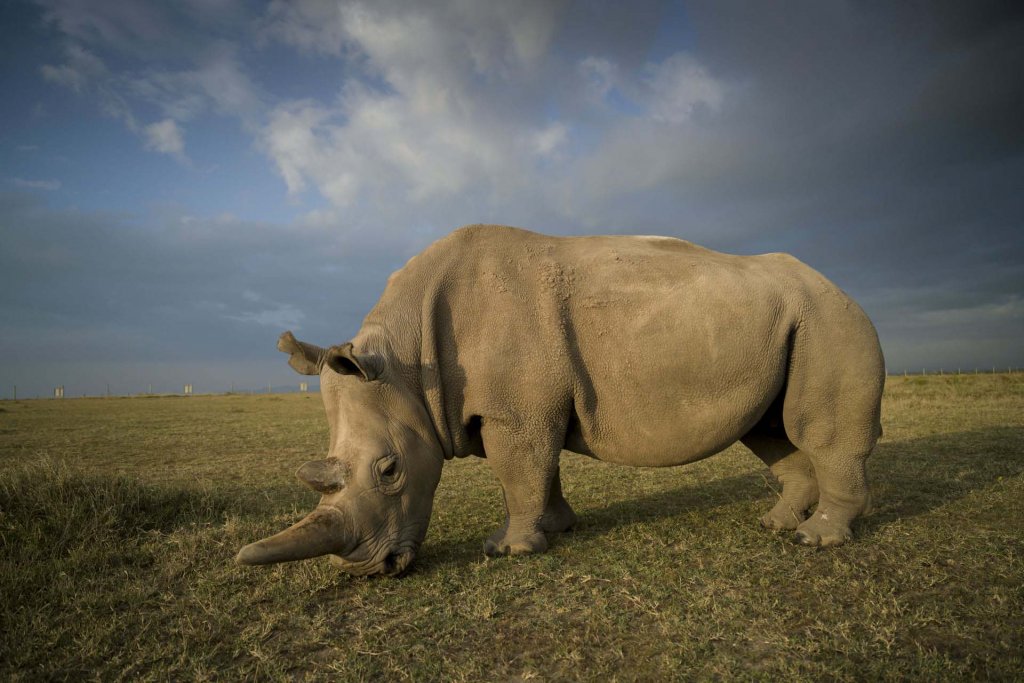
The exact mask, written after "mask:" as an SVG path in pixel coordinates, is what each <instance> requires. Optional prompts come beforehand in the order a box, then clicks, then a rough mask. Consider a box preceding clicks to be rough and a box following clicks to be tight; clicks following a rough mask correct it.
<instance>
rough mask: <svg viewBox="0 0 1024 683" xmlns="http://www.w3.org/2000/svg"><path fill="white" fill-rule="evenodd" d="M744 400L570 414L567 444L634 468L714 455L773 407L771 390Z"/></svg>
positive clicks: (748, 429) (693, 459)
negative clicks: (616, 412)
mask: <svg viewBox="0 0 1024 683" xmlns="http://www.w3.org/2000/svg"><path fill="white" fill-rule="evenodd" d="M756 393H757V395H754V393H753V392H750V393H748V394H747V395H746V396H744V397H743V399H742V400H739V401H735V400H726V401H714V402H708V403H706V404H704V405H699V404H694V403H686V404H680V405H675V406H671V405H666V406H665V409H664V410H661V411H658V412H656V413H648V414H646V415H643V414H638V413H637V412H636V411H627V410H623V411H622V412H621V413H620V414H619V415H614V416H609V417H604V418H599V419H589V420H588V419H587V418H582V419H581V417H580V416H579V415H574V416H573V419H572V420H571V421H570V424H569V429H568V432H567V434H566V439H565V448H566V450H569V451H572V452H574V453H580V454H582V455H586V456H589V457H592V458H596V459H597V460H602V461H604V462H612V463H617V464H620V465H631V466H635V467H672V466H675V465H684V464H686V463H690V462H695V461H697V460H701V459H703V458H706V457H708V456H710V455H714V454H715V453H718V452H720V451H722V450H724V449H726V448H728V447H729V446H731V445H732V444H734V443H735V442H736V441H738V440H739V439H740V438H741V437H742V436H743V435H744V434H746V433H747V432H749V431H750V430H751V429H752V428H753V426H754V425H755V424H756V423H757V421H758V420H759V419H760V418H761V416H762V415H763V414H764V413H765V411H766V410H767V409H768V406H770V405H771V403H772V400H773V399H774V397H775V394H774V393H773V392H771V391H765V392H756Z"/></svg>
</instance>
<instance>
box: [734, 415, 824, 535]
mask: <svg viewBox="0 0 1024 683" xmlns="http://www.w3.org/2000/svg"><path fill="white" fill-rule="evenodd" d="M742 442H743V445H744V446H746V447H747V448H749V449H750V450H751V451H753V453H754V455H756V456H757V457H758V458H760V459H761V460H762V461H764V463H765V464H766V465H768V468H769V469H770V470H771V473H772V474H773V475H774V476H775V478H776V479H777V480H778V481H779V483H780V484H781V485H782V492H781V493H780V495H779V499H778V500H777V501H776V502H775V507H773V508H772V509H771V510H770V511H769V512H767V513H765V514H764V516H762V517H761V525H762V526H764V527H765V528H766V529H772V530H774V531H793V530H794V529H796V528H797V527H798V526H799V525H800V524H801V522H803V521H804V520H805V519H807V513H808V510H810V509H811V507H813V506H814V504H815V503H817V502H818V480H817V478H816V477H815V475H814V466H813V465H812V464H811V459H810V457H808V455H807V454H806V453H804V452H803V451H801V450H800V449H798V448H797V447H796V446H794V445H793V444H792V443H791V442H790V441H789V439H787V438H786V437H785V436H769V435H765V434H748V435H747V436H745V437H743V439H742Z"/></svg>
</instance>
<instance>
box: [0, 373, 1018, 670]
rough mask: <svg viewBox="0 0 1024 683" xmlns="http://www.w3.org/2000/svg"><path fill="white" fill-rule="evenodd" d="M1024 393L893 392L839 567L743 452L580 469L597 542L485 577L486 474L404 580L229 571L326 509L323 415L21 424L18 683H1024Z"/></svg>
mask: <svg viewBox="0 0 1024 683" xmlns="http://www.w3.org/2000/svg"><path fill="white" fill-rule="evenodd" d="M922 379H923V380H924V381H923V382H922V381H921V380H922ZM1022 379H1024V377H1022V376H1020V375H979V376H969V375H964V376H943V377H934V376H931V377H926V378H921V377H910V378H901V377H892V378H890V379H889V385H888V387H887V390H886V397H885V405H884V414H883V422H884V427H885V437H884V438H883V441H882V442H881V443H880V444H879V447H878V449H877V451H876V453H875V454H874V455H873V456H872V460H871V462H870V467H869V469H870V477H871V481H872V486H873V491H874V505H873V509H872V511H871V512H870V513H869V514H868V515H866V516H865V517H863V518H862V519H861V520H860V521H859V522H858V523H857V525H856V526H855V528H854V531H855V533H856V535H857V538H856V540H855V541H854V542H853V543H852V544H849V545H846V546H843V547H841V548H838V549H834V550H829V551H818V550H813V549H809V548H804V547H801V546H797V545H794V544H793V543H792V542H791V541H790V539H789V538H788V537H787V536H785V535H774V534H771V533H769V532H766V531H764V530H762V529H760V528H759V526H758V524H757V518H758V516H759V515H760V514H762V513H763V512H764V511H765V510H767V509H768V508H769V507H770V506H771V504H772V499H773V496H774V495H775V494H774V490H775V489H774V484H773V483H772V482H771V481H770V479H769V478H768V476H767V470H766V469H765V468H764V467H763V466H762V465H761V464H760V463H759V461H758V460H757V459H756V458H754V457H753V456H752V455H750V454H749V453H748V452H747V451H746V450H745V449H743V448H742V447H740V446H735V447H733V448H731V449H729V450H728V451H727V452H725V453H724V454H721V455H718V456H715V457H714V458H710V459H708V460H705V461H703V462H700V463H696V464H694V465H691V466H687V467H680V468H673V469H664V470H649V469H636V468H624V467H617V466H613V465H607V464H603V463H599V462H594V461H591V460H587V459H585V458H581V457H578V456H572V455H566V456H565V457H564V458H563V464H562V476H563V485H564V489H565V494H566V497H567V498H568V499H569V501H570V502H571V503H572V504H573V505H574V507H575V508H576V510H577V512H578V513H579V515H580V518H581V523H580V526H579V528H578V529H577V530H576V531H575V532H573V533H569V534H562V535H558V536H556V537H554V538H553V539H552V547H551V550H550V551H549V552H548V553H547V554H544V555H539V556H532V557H517V558H505V559H499V560H489V559H486V558H484V557H483V554H482V552H481V543H482V540H483V538H484V537H485V536H486V535H487V534H488V533H490V531H491V530H493V528H494V527H495V526H497V525H498V524H499V522H500V517H501V503H500V491H499V489H498V486H497V483H496V481H495V480H494V477H493V476H492V475H491V473H490V471H489V469H488V466H487V464H486V462H483V461H479V460H476V459H467V460H461V461H456V462H452V463H450V464H448V465H446V467H445V473H444V476H443V478H442V482H441V486H440V488H439V490H438V494H437V499H436V501H435V510H434V518H433V521H432V524H431V528H430V532H429V534H428V536H427V540H426V543H425V545H424V547H423V549H422V551H421V554H420V557H419V558H418V559H417V561H416V564H415V565H414V569H413V571H412V572H411V573H410V574H409V575H408V576H406V577H405V578H402V579H398V580H395V579H386V578H384V579H381V578H377V579H359V578H353V577H349V576H347V575H344V574H339V573H337V572H336V571H335V570H333V569H331V567H330V566H329V565H328V564H327V562H326V561H325V560H311V561H306V562H299V563H291V564H286V565H278V566H274V567H269V568H240V567H236V566H234V564H233V563H232V558H233V555H234V553H235V552H236V551H237V549H238V548H239V547H240V546H241V545H243V544H245V543H248V542H250V541H253V540H255V539H257V538H260V537H262V536H265V535H268V534H270V533H273V532H276V531H278V530H280V529H282V528H284V527H285V526H286V525H287V524H289V523H291V522H293V521H295V520H297V519H299V518H300V517H301V516H302V515H303V514H305V513H306V512H307V511H308V510H309V509H310V508H311V507H312V505H313V504H315V501H316V497H315V496H314V495H313V494H310V493H308V492H305V491H304V490H303V489H302V488H301V487H300V486H299V484H298V483H297V482H295V481H294V480H293V478H292V477H293V472H294V470H295V469H296V468H297V467H298V466H299V465H300V464H301V463H302V462H304V461H305V460H308V459H310V458H312V457H319V456H320V455H321V454H322V453H323V452H324V449H325V447H326V443H327V427H326V422H325V420H324V418H323V409H322V407H321V404H320V401H319V398H318V397H316V396H302V395H286V396H221V397H213V396H202V397H198V396H197V397H193V398H190V399H181V398H172V397H165V398H147V399H145V400H142V399H75V400H63V401H58V400H45V401H5V402H3V404H2V408H3V412H2V413H0V677H3V678H6V679H13V680H39V679H51V678H60V679H63V678H72V677H73V678H79V677H88V678H101V679H132V680H149V679H160V680H165V679H168V678H173V679H209V678H229V679H236V678H261V679H262V678H268V679H305V678H316V679H319V678H328V677H332V678H340V679H342V680H378V679H394V680H407V679H414V680H438V679H444V680H465V681H478V680H510V679H522V680H527V679H536V680H662V679H694V678H698V679H700V678H722V679H741V680H742V679H765V678H770V679H779V678H786V679H790V678H793V679H802V680H822V679H827V680H875V679H883V680H902V679H908V678H909V679H917V680H939V679H962V678H985V679H989V678H993V679H1014V678H1019V676H1020V674H1021V671H1024V650H1022V647H1024V645H1022V644H1024V619H1022V616H1021V615H1022V614H1024V588H1022V586H1024V562H1022V557H1024V534H1022V531H1024V522H1022V518H1021V512H1020V510H1021V507H1020V501H1021V500H1022V499H1024V381H1022Z"/></svg>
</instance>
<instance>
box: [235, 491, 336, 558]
mask: <svg viewBox="0 0 1024 683" xmlns="http://www.w3.org/2000/svg"><path fill="white" fill-rule="evenodd" d="M354 541H355V537H354V534H353V533H352V531H351V529H350V528H349V524H348V521H347V520H346V518H345V515H344V514H342V512H341V511H340V510H338V509H337V508H335V507H331V506H327V505H323V506H320V507H318V508H317V509H316V510H313V512H311V513H309V515H307V516H306V517H305V519H303V520H302V521H301V522H298V523H296V524H293V525H292V526H290V527H288V528H287V529H285V530H284V531H282V532H281V533H279V534H276V535H274V536H271V537H270V538H264V539H263V540H262V541H257V542H256V543H250V544H249V545H247V546H245V547H244V548H242V549H241V550H239V551H238V555H237V556H235V562H236V563H238V564H273V563H275V562H291V561H292V560H305V559H308V558H310V557H319V556H321V555H328V554H332V553H337V554H341V555H344V554H346V553H347V552H351V549H352V547H354V546H355V545H356V544H355V542H354Z"/></svg>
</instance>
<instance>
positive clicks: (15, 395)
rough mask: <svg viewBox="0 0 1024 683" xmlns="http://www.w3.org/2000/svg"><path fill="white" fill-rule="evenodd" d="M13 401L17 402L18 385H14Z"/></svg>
mask: <svg viewBox="0 0 1024 683" xmlns="http://www.w3.org/2000/svg"><path fill="white" fill-rule="evenodd" d="M14 400H15V401H17V400H18V385H17V384H15V385H14Z"/></svg>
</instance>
